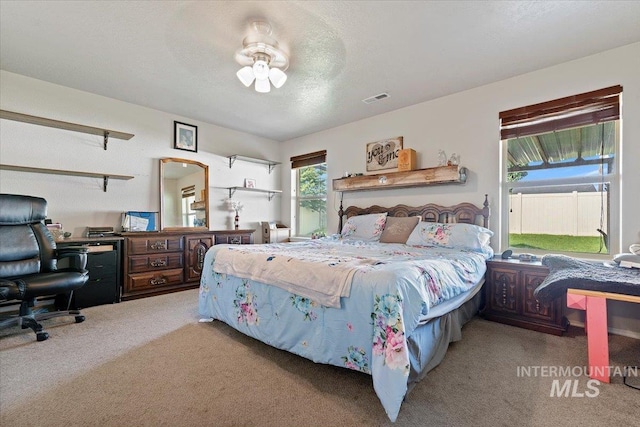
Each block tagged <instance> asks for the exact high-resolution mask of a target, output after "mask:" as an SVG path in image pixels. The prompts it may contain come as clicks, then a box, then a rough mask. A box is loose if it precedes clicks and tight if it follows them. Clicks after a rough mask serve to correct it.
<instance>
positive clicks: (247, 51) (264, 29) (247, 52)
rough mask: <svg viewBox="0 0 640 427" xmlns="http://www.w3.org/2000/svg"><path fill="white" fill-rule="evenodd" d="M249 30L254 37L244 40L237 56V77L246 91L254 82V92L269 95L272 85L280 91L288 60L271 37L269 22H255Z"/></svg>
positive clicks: (284, 80)
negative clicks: (239, 67) (252, 30)
mask: <svg viewBox="0 0 640 427" xmlns="http://www.w3.org/2000/svg"><path fill="white" fill-rule="evenodd" d="M251 26H252V28H253V29H254V30H255V34H251V35H249V36H247V37H245V39H244V40H243V41H242V45H243V48H242V49H240V50H238V51H237V52H236V61H238V63H239V64H240V65H242V66H243V67H242V68H241V69H240V70H238V72H237V73H236V75H237V76H238V79H240V81H241V82H242V84H244V85H245V86H246V87H249V86H251V84H252V83H253V81H254V80H255V82H256V83H255V89H256V91H257V92H261V93H267V92H269V91H271V84H273V86H275V87H276V88H278V89H279V88H281V87H282V85H283V84H284V82H286V81H287V75H286V74H285V73H284V72H285V70H286V69H287V68H288V67H289V58H288V56H287V54H286V53H285V52H284V51H283V50H282V49H280V48H279V47H278V42H277V41H276V40H275V39H274V38H273V37H271V25H270V24H269V23H268V22H264V21H256V22H253V23H252V24H251ZM270 82H271V83H270Z"/></svg>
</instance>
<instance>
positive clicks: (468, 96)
mask: <svg viewBox="0 0 640 427" xmlns="http://www.w3.org/2000/svg"><path fill="white" fill-rule="evenodd" d="M425 84H429V82H425ZM617 84H620V85H622V86H623V95H622V100H623V104H622V117H623V119H622V138H623V141H622V151H621V160H622V168H621V172H622V187H621V189H622V200H621V212H620V218H611V220H612V222H618V223H619V225H620V230H621V232H620V236H613V237H614V238H615V240H616V241H618V246H617V247H614V248H612V252H613V253H616V252H620V251H621V250H622V249H626V248H628V247H629V245H630V244H631V243H636V242H640V215H638V212H640V197H638V194H640V193H639V190H638V189H639V188H640V166H639V164H640V143H639V141H640V120H638V117H640V43H634V44H631V45H628V46H624V47H621V48H618V49H613V50H610V51H606V52H603V53H600V54H597V55H594V56H590V57H586V58H582V59H579V60H575V61H571V62H567V63H564V64H560V65H557V66H554V67H550V68H546V69H543V70H539V71H536V72H532V73H529V74H525V75H522V76H518V77H514V78H511V79H508V80H503V81H500V82H497V83H494V84H490V85H486V86H482V87H478V88H475V89H472V90H468V91H465V92H461V93H457V94H454V95H451V96H447V97H443V98H440V99H436V100H433V101H429V102H425V103H421V104H417V105H413V106H410V107H407V108H403V109H401V110H396V111H393V112H390V113H386V114H381V115H378V116H376V117H371V118H368V119H364V120H360V121H357V122H353V123H349V124H346V125H343V126H340V127H337V128H333V129H329V130H326V131H323V132H318V133H314V134H311V135H307V136H304V137H301V138H297V139H294V140H291V141H287V142H286V143H284V146H283V151H282V153H283V157H282V161H283V166H284V168H283V176H284V177H287V176H288V173H289V170H290V169H289V170H287V169H286V168H288V167H289V165H290V162H288V161H289V157H290V156H294V155H299V154H304V153H310V152H314V151H318V150H323V149H326V150H327V166H328V176H329V179H330V180H331V179H334V178H339V177H340V176H342V174H343V173H344V171H349V172H352V173H353V172H365V157H364V153H365V145H366V144H367V143H368V142H373V141H377V140H380V139H383V138H388V137H394V136H398V135H402V136H403V137H404V148H413V149H414V150H416V152H417V153H418V160H417V162H418V167H419V168H426V167H433V166H436V165H437V154H438V149H443V150H445V151H446V152H447V154H448V155H450V154H451V153H452V152H456V153H458V154H460V156H461V164H462V165H463V166H465V167H467V168H468V169H469V176H468V180H467V183H466V184H465V185H461V186H459V185H447V186H434V187H420V188H410V189H396V190H383V191H367V192H353V193H345V196H344V199H345V207H346V206H349V205H356V206H361V207H365V206H369V205H373V204H381V205H383V206H392V205H395V204H398V203H405V204H409V205H421V204H424V203H427V202H437V203H439V204H444V205H447V204H455V203H459V202H462V201H472V202H475V203H477V204H481V203H482V201H483V198H484V194H485V193H487V194H489V201H490V203H491V206H492V218H491V227H490V228H491V229H492V230H493V231H494V232H496V237H494V239H493V240H492V245H493V247H494V249H495V250H496V252H498V251H500V249H501V248H500V247H499V245H498V242H499V241H500V239H499V236H498V232H499V230H500V229H501V224H500V214H499V189H500V167H501V165H500V136H499V120H498V113H499V112H500V111H503V110H509V109H512V108H517V107H521V106H525V105H529V104H535V103H538V102H544V101H549V100H552V99H556V98H561V97H564V96H570V95H574V94H577V93H582V92H588V91H592V90H596V89H600V88H604V87H608V86H613V85H617ZM390 95H391V96H393V93H391V94H390ZM380 102H384V101H380ZM361 108H365V109H366V108H367V105H366V104H362V106H361ZM282 183H283V190H284V192H285V193H289V191H290V189H291V188H290V182H289V180H288V179H283V181H282ZM330 190H331V189H330ZM328 198H329V200H330V202H329V206H328V209H327V216H328V218H327V220H328V230H329V231H330V232H336V231H337V226H338V218H337V214H335V212H337V209H338V204H339V195H338V194H336V193H333V192H332V191H329V195H328ZM331 201H333V203H331ZM290 210H291V200H290V198H287V197H283V198H282V212H290ZM332 213H333V214H332ZM612 240H613V239H612ZM614 307H615V313H616V315H615V316H614V317H613V318H612V319H611V321H610V326H611V327H612V328H616V329H627V330H633V331H636V333H637V334H638V336H640V313H638V311H639V310H638V309H637V306H634V305H632V304H630V303H627V304H624V305H623V304H616V305H614ZM575 319H577V317H575V315H572V320H575Z"/></svg>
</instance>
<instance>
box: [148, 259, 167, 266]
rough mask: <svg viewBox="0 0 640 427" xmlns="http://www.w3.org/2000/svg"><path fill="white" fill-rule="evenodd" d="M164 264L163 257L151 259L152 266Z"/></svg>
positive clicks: (165, 262)
mask: <svg viewBox="0 0 640 427" xmlns="http://www.w3.org/2000/svg"><path fill="white" fill-rule="evenodd" d="M165 265H167V261H165V260H163V259H157V260H155V261H151V266H152V267H164V266H165Z"/></svg>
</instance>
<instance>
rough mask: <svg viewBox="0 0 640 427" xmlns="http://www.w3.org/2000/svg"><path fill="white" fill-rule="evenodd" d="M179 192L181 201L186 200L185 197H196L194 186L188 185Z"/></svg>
mask: <svg viewBox="0 0 640 427" xmlns="http://www.w3.org/2000/svg"><path fill="white" fill-rule="evenodd" d="M180 190H181V192H182V198H183V199H186V198H187V197H190V196H195V195H196V186H195V185H190V186H188V187H184V188H181V189H180Z"/></svg>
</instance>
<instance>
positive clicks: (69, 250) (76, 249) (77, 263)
mask: <svg viewBox="0 0 640 427" xmlns="http://www.w3.org/2000/svg"><path fill="white" fill-rule="evenodd" d="M87 252H88V249H87V247H86V246H65V247H63V248H57V249H56V252H55V256H56V258H57V259H58V260H61V259H64V258H68V259H69V268H70V269H72V270H77V271H83V270H84V269H85V267H86V266H87Z"/></svg>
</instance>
